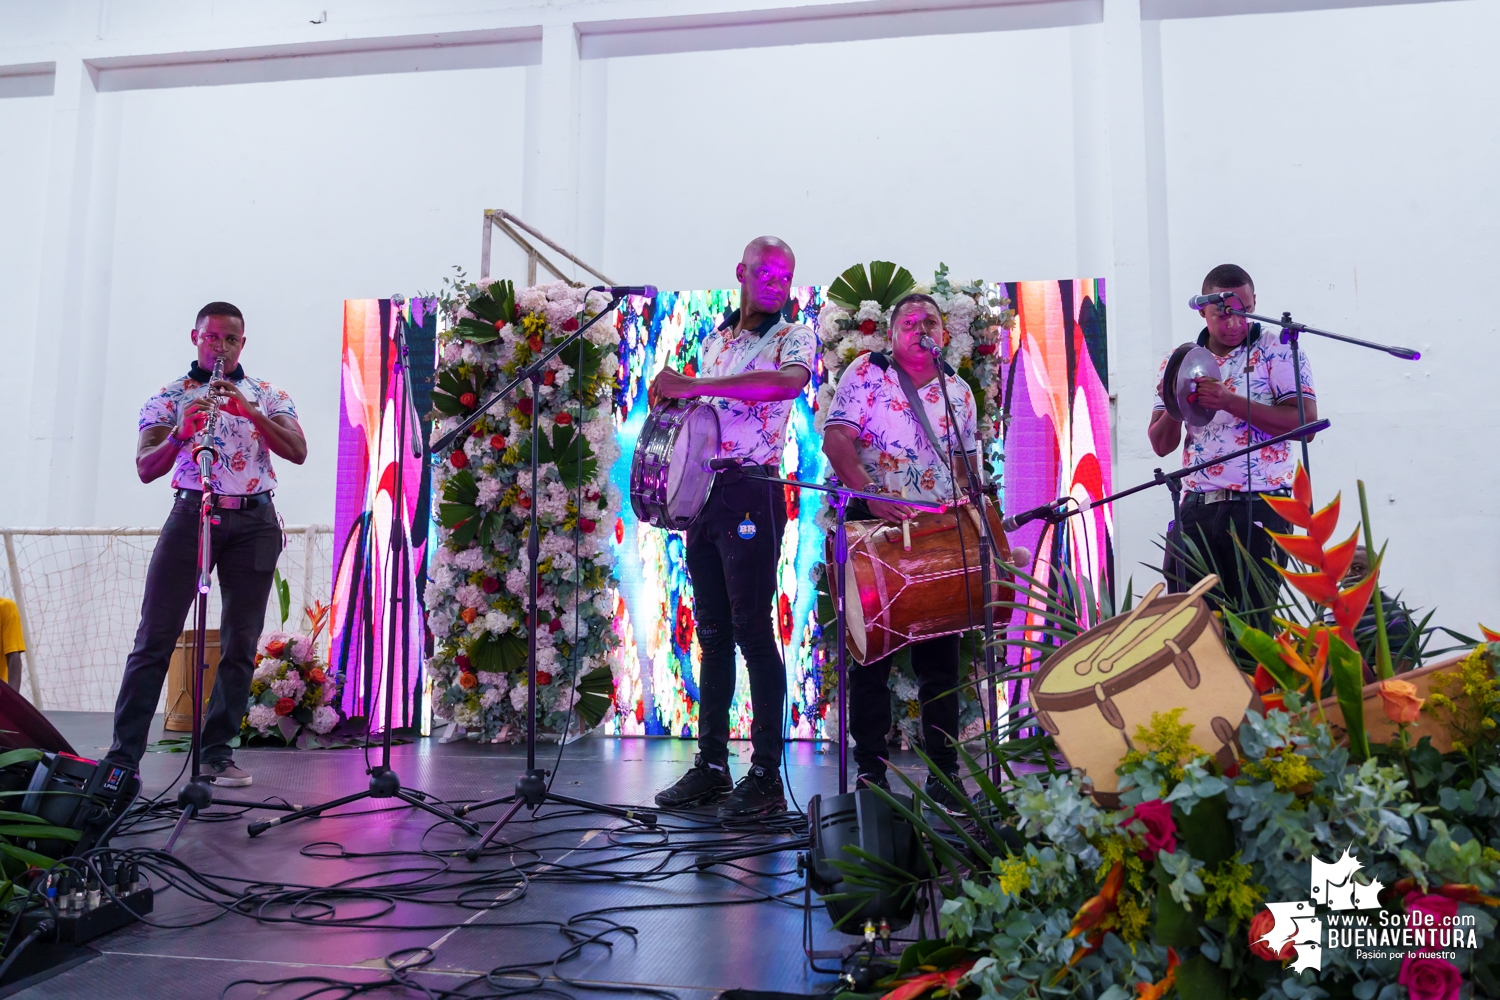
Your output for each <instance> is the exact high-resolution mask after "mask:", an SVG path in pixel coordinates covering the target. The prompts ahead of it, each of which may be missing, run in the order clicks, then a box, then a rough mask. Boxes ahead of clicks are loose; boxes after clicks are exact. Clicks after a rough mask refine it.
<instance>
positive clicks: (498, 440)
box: [490, 434, 505, 451]
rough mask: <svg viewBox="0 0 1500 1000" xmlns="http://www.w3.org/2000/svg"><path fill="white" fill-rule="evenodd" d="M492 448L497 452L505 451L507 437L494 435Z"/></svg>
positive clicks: (491, 442) (492, 436)
mask: <svg viewBox="0 0 1500 1000" xmlns="http://www.w3.org/2000/svg"><path fill="white" fill-rule="evenodd" d="M490 447H491V448H493V449H495V450H496V451H504V450H505V436H504V435H502V434H493V435H491V436H490Z"/></svg>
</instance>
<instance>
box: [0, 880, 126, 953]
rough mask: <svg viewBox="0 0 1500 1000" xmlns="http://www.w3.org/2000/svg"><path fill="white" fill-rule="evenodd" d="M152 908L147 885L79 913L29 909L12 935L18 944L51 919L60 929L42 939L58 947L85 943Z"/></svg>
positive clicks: (118, 927) (101, 901)
mask: <svg viewBox="0 0 1500 1000" xmlns="http://www.w3.org/2000/svg"><path fill="white" fill-rule="evenodd" d="M151 906H152V894H151V887H150V886H149V885H147V886H142V887H141V888H139V889H136V890H135V891H134V892H126V893H117V894H116V896H115V898H114V899H111V898H110V897H109V896H104V897H103V898H102V899H101V900H100V901H99V905H98V906H95V907H92V908H89V909H85V910H82V911H78V912H69V911H64V910H59V912H58V914H57V915H56V916H53V915H52V914H51V913H49V912H48V911H47V910H42V909H36V910H28V911H27V912H25V913H23V914H21V917H20V920H21V926H19V927H17V928H16V932H15V934H14V935H12V936H13V937H14V938H15V939H16V940H18V941H19V940H24V939H25V937H26V936H27V935H28V934H30V933H31V932H32V931H34V930H36V928H37V925H38V924H40V923H41V922H42V921H43V920H51V921H53V922H54V923H56V924H57V929H56V930H55V931H54V932H53V933H52V934H48V935H44V936H43V937H42V938H40V939H39V940H41V941H48V942H54V943H58V944H73V945H78V944H84V943H86V942H88V941H92V940H94V938H96V937H101V936H103V935H105V934H108V933H109V932H110V931H115V930H119V929H120V928H121V927H124V926H126V925H127V924H133V923H135V922H136V921H137V920H138V919H139V918H140V917H141V916H142V915H143V914H147V913H150V912H151Z"/></svg>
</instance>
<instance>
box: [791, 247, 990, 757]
mask: <svg viewBox="0 0 1500 1000" xmlns="http://www.w3.org/2000/svg"><path fill="white" fill-rule="evenodd" d="M912 292H923V293H926V294H928V295H931V296H932V297H933V299H934V300H935V301H936V302H937V303H938V308H939V309H940V310H941V311H942V313H943V322H944V325H945V326H946V328H947V330H948V344H947V346H946V347H945V349H944V352H943V353H944V357H945V359H946V360H947V362H948V363H949V364H950V365H952V366H953V368H954V370H955V371H957V372H958V374H959V376H960V377H962V378H963V379H964V380H965V381H966V382H968V383H969V387H970V388H971V389H972V390H973V392H974V401H975V404H976V407H977V408H978V414H979V418H978V425H979V426H978V431H979V440H980V455H981V456H985V455H989V454H990V453H991V452H992V451H993V450H994V447H993V446H994V444H995V442H996V441H998V440H999V439H1000V437H1001V428H1000V392H1001V388H1002V386H1001V382H1000V362H1001V350H1000V337H1001V336H1002V331H1003V330H1008V329H1010V328H1012V327H1014V326H1015V320H1016V313H1015V310H1014V309H1012V308H1011V302H1010V300H1009V299H1008V298H1006V297H1005V295H1004V294H1003V293H1002V291H1000V290H999V288H998V286H994V285H986V284H985V283H984V282H982V281H970V282H966V283H961V284H955V283H954V282H953V281H952V280H951V279H950V278H949V276H948V265H946V264H940V265H939V266H938V269H937V272H936V273H935V274H934V275H933V278H932V282H931V284H930V285H923V284H920V283H918V282H917V281H916V279H915V278H913V277H912V275H911V273H910V272H909V271H907V270H906V268H904V267H897V266H896V265H895V264H893V263H890V262H889V261H878V260H877V261H873V262H871V264H870V265H869V268H868V271H867V270H866V267H865V265H863V264H855V265H854V266H853V267H850V268H848V269H847V270H845V271H844V273H843V274H841V275H840V276H839V277H838V279H837V280H835V281H834V282H833V284H831V285H829V286H828V288H827V290H826V291H825V292H824V296H825V300H826V301H825V303H824V306H823V310H822V312H821V313H819V317H818V318H819V331H820V335H821V337H822V344H823V368H824V371H825V372H826V373H827V377H826V378H825V379H824V381H823V385H822V387H821V388H820V389H819V391H818V400H817V418H816V420H815V426H816V428H817V430H818V431H819V433H821V432H822V430H823V424H824V423H825V422H826V420H827V414H828V409H829V407H830V406H831V405H832V404H833V396H834V392H835V391H836V390H837V388H838V381H839V377H840V376H841V375H842V374H843V372H844V369H845V368H846V367H848V365H849V364H850V363H852V362H853V361H854V359H855V358H857V357H859V356H860V355H861V354H865V353H868V352H870V351H888V350H889V349H890V337H889V330H890V321H891V310H892V309H893V308H894V307H895V304H896V303H897V302H898V301H900V300H901V298H902V297H904V296H906V295H908V294H910V293H912ZM819 523H820V524H821V525H822V526H823V528H824V529H825V530H827V531H832V530H833V514H832V512H831V511H830V510H828V509H826V508H825V509H824V510H823V512H822V513H821V514H820V516H819ZM825 572H826V570H825V567H823V566H818V567H817V568H816V569H815V570H814V575H815V577H816V578H817V579H818V581H819V587H820V588H821V592H822V594H823V597H822V599H821V601H820V613H819V620H820V622H821V623H822V625H823V631H822V634H821V636H820V640H819V655H820V656H821V658H822V662H823V663H824V664H827V665H828V667H827V668H826V669H825V671H824V676H823V689H824V697H825V699H830V698H831V697H832V692H833V691H834V690H835V685H836V684H837V683H838V679H837V676H836V675H835V674H834V670H833V665H834V664H837V662H838V650H837V646H836V645H835V644H834V640H835V638H836V637H835V636H834V634H833V627H832V626H831V624H829V623H830V622H831V621H832V619H833V602H832V601H831V600H829V599H828V598H827V586H826V584H824V583H823V576H822V574H824V573H825ZM962 655H963V657H964V659H963V661H962V662H965V663H969V662H973V661H974V660H975V659H976V657H977V656H978V655H979V653H978V643H977V642H975V641H974V640H972V639H966V641H965V644H964V650H963V654H962ZM894 667H895V669H893V670H892V671H891V679H890V686H891V697H892V699H893V702H894V704H893V711H892V717H893V718H894V719H895V720H896V724H897V727H898V728H899V729H900V731H901V736H902V740H903V741H904V742H905V743H906V745H908V746H917V745H919V743H920V740H921V735H920V734H921V719H920V716H921V711H920V706H919V705H918V702H917V678H916V674H915V673H914V672H913V670H912V667H911V658H910V655H909V654H908V653H906V652H898V653H897V654H896V661H895V664H894ZM983 716H984V711H983V706H982V705H981V704H980V702H979V699H978V698H976V697H975V696H974V694H973V692H972V691H969V690H965V691H964V693H963V694H961V695H960V698H959V725H960V737H961V738H963V739H969V738H972V737H973V736H975V735H977V734H978V733H980V732H982V731H983V729H984V725H985V720H984V717H983ZM825 718H832V717H825Z"/></svg>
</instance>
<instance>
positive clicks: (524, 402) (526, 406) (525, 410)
mask: <svg viewBox="0 0 1500 1000" xmlns="http://www.w3.org/2000/svg"><path fill="white" fill-rule="evenodd" d="M516 409H518V410H520V411H521V414H522V415H523V416H527V417H529V416H531V400H529V399H518V400H516Z"/></svg>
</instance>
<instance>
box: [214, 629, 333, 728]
mask: <svg viewBox="0 0 1500 1000" xmlns="http://www.w3.org/2000/svg"><path fill="white" fill-rule="evenodd" d="M307 614H308V618H309V620H310V621H311V622H312V632H311V633H310V634H303V633H300V632H287V631H283V630H281V629H278V630H276V631H274V632H267V633H266V634H264V635H262V636H261V637H260V643H259V645H258V646H257V647H256V653H255V673H254V674H252V675H251V677H250V702H249V705H248V706H247V708H246V710H245V718H244V721H243V722H241V723H240V737H239V738H240V743H241V744H244V743H246V742H248V741H250V740H252V739H255V738H256V737H271V736H272V735H273V734H275V735H276V736H279V737H280V738H281V739H282V740H283V741H284V742H285V743H287V744H289V745H291V744H295V745H297V746H299V747H303V748H304V749H306V748H307V747H309V746H312V745H316V743H317V740H316V737H320V736H326V735H327V734H328V733H330V732H332V731H333V728H334V727H335V726H337V725H338V724H339V723H340V722H342V721H343V716H342V715H341V714H340V712H339V709H338V708H337V704H338V696H339V684H340V680H341V679H340V677H339V675H338V673H337V671H335V670H334V668H333V667H332V666H331V665H329V663H328V660H327V656H326V655H325V653H324V651H323V650H321V649H320V647H319V644H318V638H319V636H320V634H321V633H322V631H323V626H324V625H325V624H327V621H328V608H327V606H325V605H324V604H323V603H322V602H318V603H317V604H315V605H313V606H312V607H311V608H308V609H307ZM282 624H283V625H285V624H286V619H285V616H283V618H282Z"/></svg>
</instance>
